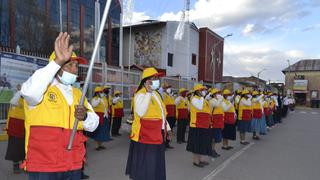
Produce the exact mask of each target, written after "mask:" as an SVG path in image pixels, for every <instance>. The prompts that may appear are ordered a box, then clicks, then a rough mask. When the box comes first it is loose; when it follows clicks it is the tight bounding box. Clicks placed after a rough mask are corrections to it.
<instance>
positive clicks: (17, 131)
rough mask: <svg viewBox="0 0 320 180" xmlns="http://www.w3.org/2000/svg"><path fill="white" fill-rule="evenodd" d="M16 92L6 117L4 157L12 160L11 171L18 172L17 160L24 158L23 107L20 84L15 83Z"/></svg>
mask: <svg viewBox="0 0 320 180" xmlns="http://www.w3.org/2000/svg"><path fill="white" fill-rule="evenodd" d="M17 90H18V91H17V92H16V93H15V94H14V96H13V98H12V99H11V100H10V108H9V112H8V119H7V126H6V130H7V134H8V136H9V139H8V146H7V152H6V156H5V159H6V160H9V161H12V162H13V173H15V174H19V173H20V172H21V170H20V168H19V162H21V161H23V160H24V156H25V152H24V137H25V130H24V119H25V116H24V108H23V106H24V105H23V103H24V102H23V97H21V92H20V90H21V85H20V84H18V85H17Z"/></svg>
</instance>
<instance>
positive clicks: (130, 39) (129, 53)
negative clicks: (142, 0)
mask: <svg viewBox="0 0 320 180" xmlns="http://www.w3.org/2000/svg"><path fill="white" fill-rule="evenodd" d="M128 66H129V71H130V66H131V24H130V26H129V64H128Z"/></svg>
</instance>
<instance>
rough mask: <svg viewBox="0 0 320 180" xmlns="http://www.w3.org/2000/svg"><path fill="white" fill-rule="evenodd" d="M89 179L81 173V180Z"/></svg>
mask: <svg viewBox="0 0 320 180" xmlns="http://www.w3.org/2000/svg"><path fill="white" fill-rule="evenodd" d="M89 178H90V177H89V176H88V175H86V174H84V173H81V179H89Z"/></svg>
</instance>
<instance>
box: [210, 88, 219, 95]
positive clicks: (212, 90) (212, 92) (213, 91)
mask: <svg viewBox="0 0 320 180" xmlns="http://www.w3.org/2000/svg"><path fill="white" fill-rule="evenodd" d="M218 92H221V91H220V89H217V88H213V89H211V91H210V93H211V94H216V93H218Z"/></svg>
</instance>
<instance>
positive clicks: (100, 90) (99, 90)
mask: <svg viewBox="0 0 320 180" xmlns="http://www.w3.org/2000/svg"><path fill="white" fill-rule="evenodd" d="M102 91H103V89H102V87H101V86H97V87H95V88H94V92H95V93H97V92H102Z"/></svg>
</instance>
